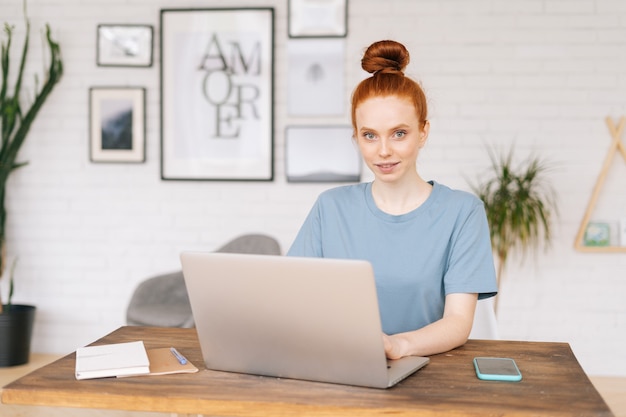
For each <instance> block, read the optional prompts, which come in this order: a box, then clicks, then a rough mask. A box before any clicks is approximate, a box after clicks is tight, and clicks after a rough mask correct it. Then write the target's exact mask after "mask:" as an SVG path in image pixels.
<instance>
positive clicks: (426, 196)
mask: <svg viewBox="0 0 626 417" xmlns="http://www.w3.org/2000/svg"><path fill="white" fill-rule="evenodd" d="M408 63H409V53H408V51H407V50H406V48H405V47H404V46H403V45H402V44H400V43H398V42H394V41H380V42H376V43H374V44H372V45H371V46H370V47H369V48H368V49H367V51H366V52H365V55H364V57H363V59H362V61H361V65H362V67H363V69H364V70H365V71H367V72H369V73H371V74H372V76H371V77H369V78H367V79H365V80H363V81H362V82H361V83H360V84H359V85H358V86H357V87H356V89H355V90H354V93H353V95H352V126H353V128H354V140H355V141H356V143H357V145H358V148H359V150H360V152H361V155H362V157H363V160H364V161H365V163H366V164H367V166H368V168H369V169H370V170H372V172H373V173H374V181H373V182H371V183H362V184H357V185H348V186H343V187H337V188H334V189H331V190H328V191H325V192H323V193H322V194H321V195H320V196H319V197H318V199H317V201H316V203H315V205H314V206H313V208H312V210H311V212H310V213H309V215H308V217H307V218H306V220H305V222H304V224H303V226H302V228H301V229H300V231H299V233H298V235H297V237H296V239H295V241H294V243H293V244H292V246H291V248H290V249H289V251H288V255H290V256H316V257H328V258H348V259H365V260H368V261H369V262H370V263H371V264H372V266H373V268H374V273H375V276H376V287H377V291H378V299H379V307H380V314H381V321H382V325H383V332H384V333H385V334H384V335H383V339H384V343H385V351H386V354H387V357H389V358H391V359H396V358H400V357H403V356H408V355H418V356H425V355H432V354H435V353H440V352H445V351H448V350H450V349H453V348H455V347H457V346H460V345H462V344H464V343H465V342H466V341H467V338H468V336H469V333H470V331H471V328H472V323H473V318H474V310H475V308H476V301H477V299H480V298H487V297H491V296H493V295H495V294H496V292H497V288H496V280H495V272H494V267H493V258H492V254H491V244H490V240H489V229H488V224H487V218H486V215H485V211H484V207H483V204H482V202H481V201H480V200H479V199H478V198H477V197H475V196H474V195H472V194H469V193H466V192H463V191H455V190H452V189H450V188H448V187H446V186H444V185H441V184H439V183H437V182H435V181H425V180H424V179H422V178H421V177H420V175H419V173H418V171H417V158H418V155H419V152H420V150H421V149H422V148H423V147H424V145H425V144H426V140H427V139H428V131H429V128H430V125H429V122H428V112H427V105H426V97H425V95H424V92H423V91H422V89H421V87H420V86H419V84H417V83H416V82H415V81H413V80H412V79H410V78H408V77H406V76H405V75H404V72H403V71H404V68H405V67H406V66H407V64H408Z"/></svg>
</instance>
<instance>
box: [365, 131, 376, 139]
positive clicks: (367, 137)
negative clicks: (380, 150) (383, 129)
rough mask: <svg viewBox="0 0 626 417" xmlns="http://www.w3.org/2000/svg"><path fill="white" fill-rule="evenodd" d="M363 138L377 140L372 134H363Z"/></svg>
mask: <svg viewBox="0 0 626 417" xmlns="http://www.w3.org/2000/svg"><path fill="white" fill-rule="evenodd" d="M363 137H364V138H365V139H367V140H374V139H376V136H374V134H373V133H370V132H365V133H363Z"/></svg>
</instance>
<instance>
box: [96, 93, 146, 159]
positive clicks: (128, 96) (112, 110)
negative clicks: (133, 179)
mask: <svg viewBox="0 0 626 417" xmlns="http://www.w3.org/2000/svg"><path fill="white" fill-rule="evenodd" d="M145 107H146V89H145V88H143V87H91V88H90V89H89V133H90V135H89V136H90V140H89V159H90V160H91V161H92V162H127V163H128V162H130V163H133V162H134V163H141V162H145V160H146V111H145Z"/></svg>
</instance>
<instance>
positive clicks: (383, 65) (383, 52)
mask: <svg viewBox="0 0 626 417" xmlns="http://www.w3.org/2000/svg"><path fill="white" fill-rule="evenodd" d="M408 64H409V51H407V49H406V48H405V47H404V45H402V44H401V43H399V42H396V41H389V40H385V41H378V42H375V43H373V44H371V45H370V46H369V47H368V48H367V50H366V51H365V54H364V55H363V59H361V67H362V68H363V69H364V70H365V71H367V72H369V73H370V74H372V76H371V77H369V78H366V79H364V80H363V81H361V82H360V83H359V85H357V86H356V88H355V89H354V92H353V93H352V127H353V129H354V131H355V132H356V117H355V113H356V108H357V107H358V106H359V105H360V104H361V103H362V102H364V101H365V100H367V99H370V98H372V97H387V96H396V97H399V98H403V99H407V100H409V101H410V102H411V103H413V106H414V107H415V113H416V115H417V117H418V119H419V121H420V126H421V127H423V126H424V125H425V123H426V121H427V120H428V105H427V104H426V95H425V94H424V91H423V90H422V88H421V87H420V85H419V84H418V83H417V82H415V81H414V80H412V79H411V78H408V77H406V76H405V75H404V69H405V68H406V66H407V65H408Z"/></svg>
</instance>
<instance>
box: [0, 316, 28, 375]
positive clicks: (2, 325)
mask: <svg viewBox="0 0 626 417" xmlns="http://www.w3.org/2000/svg"><path fill="white" fill-rule="evenodd" d="M3 307H4V311H3V313H2V314H0V367H6V366H14V365H23V364H25V363H27V362H28V359H29V356H30V339H31V336H32V334H33V323H34V321H35V306H31V305H22V304H13V305H11V307H10V308H9V307H7V306H3Z"/></svg>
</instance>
